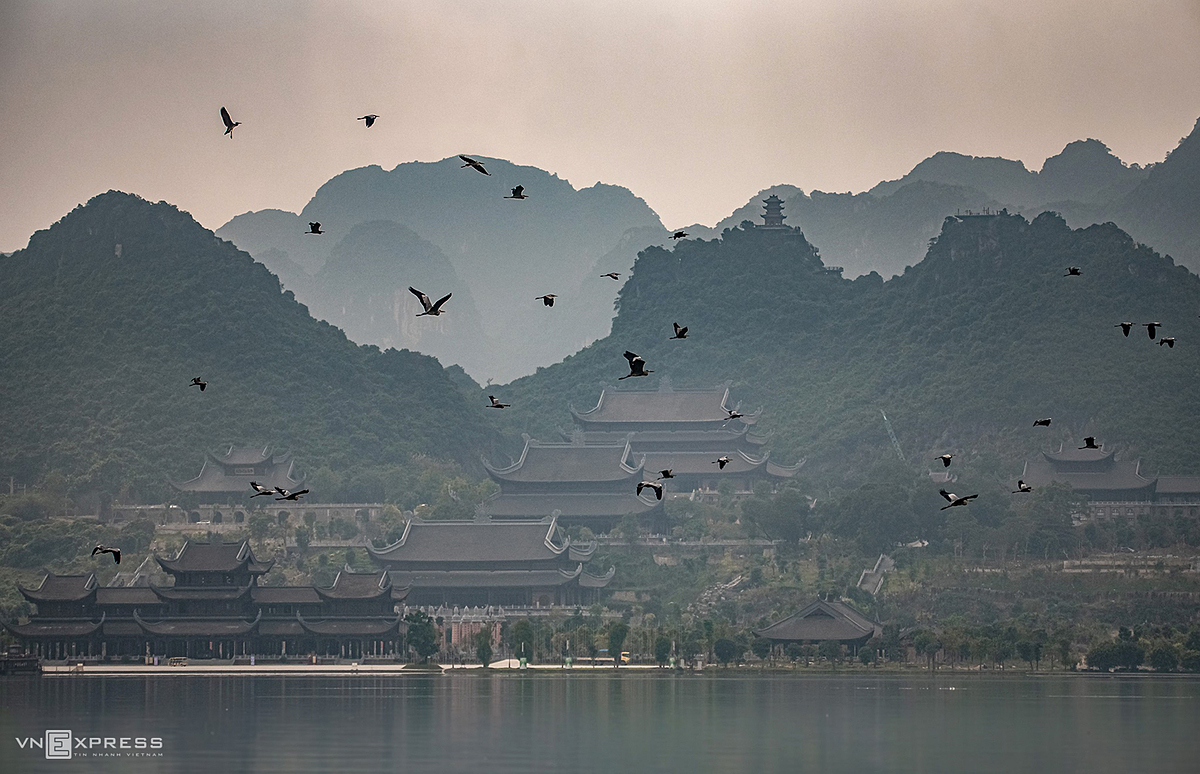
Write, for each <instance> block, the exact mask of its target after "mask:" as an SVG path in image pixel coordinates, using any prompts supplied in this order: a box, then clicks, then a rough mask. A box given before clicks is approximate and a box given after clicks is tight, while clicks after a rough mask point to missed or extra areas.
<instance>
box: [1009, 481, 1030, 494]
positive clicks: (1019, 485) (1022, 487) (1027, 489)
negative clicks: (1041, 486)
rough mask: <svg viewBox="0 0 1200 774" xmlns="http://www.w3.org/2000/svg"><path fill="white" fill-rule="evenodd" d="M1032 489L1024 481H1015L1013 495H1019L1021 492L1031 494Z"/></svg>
mask: <svg viewBox="0 0 1200 774" xmlns="http://www.w3.org/2000/svg"><path fill="white" fill-rule="evenodd" d="M1032 491H1033V487H1031V486H1030V485H1029V484H1026V483H1025V482H1024V481H1020V480H1018V481H1017V488H1016V489H1014V490H1013V494H1021V493H1022V492H1032Z"/></svg>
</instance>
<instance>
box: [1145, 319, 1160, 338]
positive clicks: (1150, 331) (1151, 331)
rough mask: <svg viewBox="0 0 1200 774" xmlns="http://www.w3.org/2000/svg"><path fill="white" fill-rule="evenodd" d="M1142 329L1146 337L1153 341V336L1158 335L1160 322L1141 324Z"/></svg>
mask: <svg viewBox="0 0 1200 774" xmlns="http://www.w3.org/2000/svg"><path fill="white" fill-rule="evenodd" d="M1142 327H1143V328H1145V329H1146V335H1147V336H1149V337H1150V338H1151V340H1153V339H1154V335H1155V334H1156V333H1158V329H1159V328H1161V327H1162V323H1160V322H1152V323H1142Z"/></svg>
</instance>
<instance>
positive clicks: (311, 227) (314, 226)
mask: <svg viewBox="0 0 1200 774" xmlns="http://www.w3.org/2000/svg"><path fill="white" fill-rule="evenodd" d="M305 233H308V234H324V233H325V232H324V231H322V230H321V224H320V223H309V224H308V231H307V232H305Z"/></svg>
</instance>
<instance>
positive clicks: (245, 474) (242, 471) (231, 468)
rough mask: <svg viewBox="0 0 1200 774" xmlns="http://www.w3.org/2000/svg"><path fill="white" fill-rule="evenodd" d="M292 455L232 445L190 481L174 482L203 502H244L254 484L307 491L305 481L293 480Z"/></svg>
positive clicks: (206, 461)
mask: <svg viewBox="0 0 1200 774" xmlns="http://www.w3.org/2000/svg"><path fill="white" fill-rule="evenodd" d="M295 464H296V463H295V462H294V461H293V460H292V455H291V454H290V453H287V454H272V453H271V447H269V446H266V447H263V448H257V447H236V446H230V447H229V449H228V450H227V451H226V452H225V454H224V455H222V456H220V457H218V456H217V455H215V454H212V453H209V454H206V455H205V458H204V464H203V465H202V466H201V468H200V473H199V474H198V475H197V476H196V477H195V478H193V479H189V480H188V481H179V482H175V481H172V482H170V483H171V487H172V488H173V489H175V490H177V491H179V492H186V493H190V494H194V495H197V497H198V499H199V500H200V501H201V502H242V501H244V500H245V498H246V497H247V496H248V495H251V494H253V493H254V492H253V490H252V489H251V488H250V482H251V481H257V482H258V483H259V484H261V485H262V486H265V487H268V488H270V489H273V488H275V487H282V488H283V489H287V490H294V489H303V488H304V479H303V478H299V479H296V478H293V477H292V474H293V473H294V472H295Z"/></svg>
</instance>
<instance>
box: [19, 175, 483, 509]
mask: <svg viewBox="0 0 1200 774" xmlns="http://www.w3.org/2000/svg"><path fill="white" fill-rule="evenodd" d="M0 317H2V318H3V319H4V321H5V324H4V326H3V327H2V328H0V351H2V352H3V353H4V367H3V369H0V428H3V437H2V439H0V472H2V473H3V474H4V475H5V477H7V476H9V475H12V476H15V477H16V478H17V480H18V481H26V482H32V481H37V480H38V478H39V477H40V476H42V475H43V474H45V473H46V472H47V471H51V470H58V471H61V472H62V473H63V474H65V476H66V477H67V480H68V483H69V486H70V489H71V490H72V491H74V492H83V491H99V492H102V493H107V494H109V495H117V494H118V493H119V491H120V490H121V488H122V487H127V488H128V490H129V493H130V496H131V497H133V498H134V499H141V500H149V501H161V500H162V499H164V498H165V497H166V496H167V492H168V490H167V488H166V483H165V479H167V478H168V477H174V478H177V479H178V478H187V477H190V476H193V475H195V474H196V473H197V471H198V470H199V466H200V463H201V462H202V461H203V454H204V452H205V451H206V450H214V451H216V450H223V448H224V447H225V446H226V445H227V444H231V443H238V444H264V445H265V444H271V445H273V446H274V447H275V448H276V449H278V450H284V449H289V450H291V451H293V452H294V453H295V455H296V457H297V460H298V461H299V462H300V464H301V465H302V466H303V467H304V469H305V470H306V471H308V472H312V471H314V470H317V469H319V468H321V467H322V466H329V467H331V468H332V469H334V470H337V471H340V472H341V474H342V475H344V476H345V477H346V479H347V480H348V481H360V482H362V488H361V490H360V493H361V494H362V496H363V497H364V498H368V499H369V498H371V497H381V496H382V494H378V493H376V490H377V489H378V488H379V486H380V484H379V478H380V471H382V470H384V469H385V468H386V469H388V470H389V471H395V470H400V471H403V470H404V469H405V468H406V467H410V462H411V459H412V457H413V455H429V456H431V457H436V458H441V459H447V460H454V461H458V462H460V463H462V464H465V465H468V466H475V465H477V461H478V459H479V453H480V451H481V449H487V448H489V447H490V445H491V444H492V443H493V441H494V439H495V438H496V436H495V435H494V433H493V432H492V431H491V430H490V429H489V428H488V426H487V424H486V416H485V415H484V412H483V410H482V407H480V406H478V405H469V404H468V403H467V402H466V400H465V399H464V398H463V396H462V393H461V392H460V390H459V389H457V388H456V386H455V383H454V382H453V381H452V380H451V378H450V377H449V375H448V374H447V372H446V371H445V370H444V369H443V368H442V367H441V366H440V365H439V364H438V362H437V361H436V360H434V359H433V358H430V357H426V356H424V355H419V354H416V353H413V352H408V351H395V350H388V351H380V350H379V349H378V348H375V347H365V346H357V345H355V344H354V343H352V342H351V341H348V340H347V339H346V337H345V335H344V334H343V333H342V332H341V331H340V330H338V329H337V328H335V327H333V326H331V325H328V324H326V323H323V322H319V321H317V320H314V319H313V318H312V317H310V316H309V314H308V310H307V309H306V308H305V307H304V306H302V305H301V304H299V303H297V302H296V301H295V299H294V298H293V296H292V293H291V292H290V291H287V292H284V291H281V289H280V285H279V280H278V279H277V278H276V277H275V276H273V275H272V274H271V273H270V272H268V271H267V269H265V268H264V267H263V266H262V265H261V264H258V263H255V261H254V260H253V259H252V258H251V257H250V256H249V255H247V254H246V253H244V252H242V251H240V250H238V249H237V248H236V247H234V246H233V245H231V244H229V243H228V242H224V241H222V240H220V239H218V238H217V237H216V236H214V235H213V233H212V232H211V231H208V230H206V229H204V228H203V227H201V226H200V225H199V224H197V223H196V222H195V221H194V220H193V219H192V218H191V217H190V216H189V215H188V214H187V213H184V212H181V211H179V210H178V209H176V208H175V207H173V206H171V205H169V204H166V203H161V202H160V203H158V204H151V203H149V202H147V201H145V200H143V199H140V198H138V197H136V196H133V195H130V194H125V193H119V192H115V191H110V192H109V193H106V194H103V195H100V196H97V197H96V198H94V199H92V200H91V201H90V202H88V203H87V204H86V205H84V206H80V207H78V208H76V209H75V210H73V211H72V212H71V213H69V214H68V215H67V216H65V217H64V218H63V219H62V220H60V221H59V222H58V223H56V224H54V225H53V226H52V227H51V228H49V229H47V230H45V231H39V232H37V233H36V234H34V235H33V237H32V238H31V239H30V242H29V246H28V247H27V248H26V249H24V250H20V251H17V252H16V253H14V254H13V255H12V256H11V257H8V258H3V259H0ZM194 376H200V377H202V378H203V379H205V380H206V381H207V382H208V387H207V389H206V390H205V391H204V392H203V393H201V392H199V391H198V390H197V389H196V388H195V387H190V386H189V381H190V380H191V378H192V377H194ZM397 475H399V474H397ZM351 489H353V487H351ZM314 496H318V495H317V493H316V492H314Z"/></svg>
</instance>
